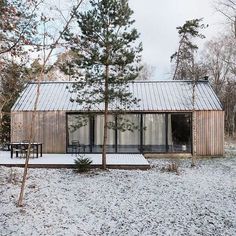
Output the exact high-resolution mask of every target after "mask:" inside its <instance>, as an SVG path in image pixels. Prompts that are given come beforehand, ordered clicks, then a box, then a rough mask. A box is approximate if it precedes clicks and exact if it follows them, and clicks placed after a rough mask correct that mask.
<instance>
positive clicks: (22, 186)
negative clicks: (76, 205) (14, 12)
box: [17, 0, 83, 207]
mask: <svg viewBox="0 0 236 236" xmlns="http://www.w3.org/2000/svg"><path fill="white" fill-rule="evenodd" d="M82 2H83V0H80V1H79V3H78V4H77V6H76V8H75V9H74V12H76V10H77V9H78V8H79V6H80V5H81V4H82ZM73 18H74V13H73V14H71V16H70V18H69V20H68V21H67V22H66V24H65V26H64V28H63V30H62V31H61V32H60V34H59V36H58V38H57V39H56V40H55V42H54V43H53V44H52V47H51V50H50V51H49V53H48V55H47V57H46V58H45V60H44V63H43V66H42V68H41V71H40V76H39V78H38V81H37V92H36V99H35V103H34V110H33V115H32V119H31V124H30V134H29V146H28V150H27V154H26V159H25V166H24V173H23V179H22V184H21V191H20V196H19V199H18V204H17V205H18V206H19V207H21V206H23V198H24V190H25V185H26V179H27V174H28V165H29V158H30V149H31V143H32V140H33V137H34V132H33V131H34V130H33V127H34V122H35V118H36V114H37V106H38V99H39V94H40V85H41V80H42V78H43V76H44V75H43V72H44V69H45V66H46V63H47V61H48V60H49V58H50V57H51V55H52V52H53V50H54V48H55V46H56V45H58V43H59V40H60V39H61V38H62V35H63V34H64V32H65V31H66V30H67V28H68V26H69V24H70V22H71V21H72V19H73Z"/></svg>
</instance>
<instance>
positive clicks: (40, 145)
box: [9, 142, 43, 158]
mask: <svg viewBox="0 0 236 236" xmlns="http://www.w3.org/2000/svg"><path fill="white" fill-rule="evenodd" d="M9 145H10V151H11V158H13V153H14V148H16V149H17V150H21V149H22V148H23V147H25V146H27V147H28V145H29V143H27V142H12V143H9ZM27 147H26V148H27ZM31 147H33V148H34V147H35V148H36V156H37V158H38V157H39V152H40V156H41V157H42V156H43V143H36V142H34V143H31ZM18 154H19V151H16V157H18Z"/></svg>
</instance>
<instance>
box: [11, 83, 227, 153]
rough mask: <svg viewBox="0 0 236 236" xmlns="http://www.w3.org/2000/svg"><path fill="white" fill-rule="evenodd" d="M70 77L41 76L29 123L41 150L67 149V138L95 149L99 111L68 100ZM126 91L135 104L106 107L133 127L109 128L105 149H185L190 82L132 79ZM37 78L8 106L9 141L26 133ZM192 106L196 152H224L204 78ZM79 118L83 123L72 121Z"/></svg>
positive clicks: (219, 116) (216, 109) (217, 113)
mask: <svg viewBox="0 0 236 236" xmlns="http://www.w3.org/2000/svg"><path fill="white" fill-rule="evenodd" d="M73 83H75V82H42V83H41V85H40V96H39V100H38V104H37V108H36V113H35V121H34V123H33V133H34V138H33V139H34V141H37V142H42V143H43V151H44V153H70V152H72V149H73V141H74V140H78V141H79V142H80V144H81V145H83V150H81V152H85V153H101V151H102V141H103V124H104V117H103V114H102V112H101V111H100V109H97V108H94V109H93V112H92V114H90V113H91V110H90V113H88V112H87V111H85V110H83V108H82V107H81V105H79V104H78V103H76V102H71V99H70V98H71V97H72V96H74V97H75V96H76V95H75V94H72V93H71V92H70V87H71V86H72V85H73ZM129 89H130V91H131V92H132V93H133V94H134V96H135V97H137V98H138V99H140V102H139V105H138V106H134V107H133V108H132V109H130V110H128V111H125V112H124V113H122V114H119V112H114V111H113V112H112V113H110V114H109V120H110V121H113V122H115V123H117V122H119V118H120V117H123V118H125V119H126V118H127V119H128V120H130V121H131V122H132V123H133V124H135V125H136V126H137V127H138V129H135V130H133V131H125V132H122V131H121V130H116V129H115V130H114V129H109V131H108V144H107V152H109V153H144V154H149V153H191V152H192V150H193V148H192V114H193V99H192V93H193V92H192V91H193V86H192V82H190V81H136V82H133V83H130V84H129ZM36 90H37V83H34V82H30V83H28V84H27V85H26V87H25V89H24V91H23V92H22V93H21V95H20V97H19V98H18V100H17V101H16V103H15V104H14V106H13V107H12V110H11V141H12V142H18V141H21V140H25V139H28V137H29V131H30V125H31V123H32V117H33V111H34V102H35V98H36ZM195 97H196V98H195V102H194V108H195V112H196V124H197V127H196V131H197V147H196V149H197V155H201V156H221V155H223V153H224V111H223V108H222V104H221V103H220V101H219V99H218V98H217V96H216V94H215V93H214V91H213V90H212V88H211V86H210V84H209V82H208V81H198V82H197V85H196V96H195ZM81 120H83V121H85V124H86V125H83V126H80V127H78V126H77V124H78V123H79V122H81Z"/></svg>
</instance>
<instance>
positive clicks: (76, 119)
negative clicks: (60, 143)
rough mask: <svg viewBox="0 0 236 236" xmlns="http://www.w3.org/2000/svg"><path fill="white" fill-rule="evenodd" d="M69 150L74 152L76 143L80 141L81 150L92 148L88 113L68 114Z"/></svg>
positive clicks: (86, 150) (87, 150)
mask: <svg viewBox="0 0 236 236" xmlns="http://www.w3.org/2000/svg"><path fill="white" fill-rule="evenodd" d="M67 119H68V152H73V150H72V149H73V148H75V147H74V145H76V143H78V144H79V145H80V148H81V151H83V152H84V151H85V152H89V149H90V146H89V144H90V133H89V132H90V122H89V117H88V116H86V115H74V114H71V115H68V117H67Z"/></svg>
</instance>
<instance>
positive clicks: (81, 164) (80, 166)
mask: <svg viewBox="0 0 236 236" xmlns="http://www.w3.org/2000/svg"><path fill="white" fill-rule="evenodd" d="M91 164H92V161H91V160H90V159H89V158H87V157H83V156H80V157H78V158H77V159H75V168H76V170H77V171H78V172H80V173H81V172H87V171H89V170H90V168H91Z"/></svg>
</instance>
